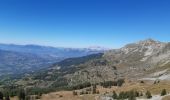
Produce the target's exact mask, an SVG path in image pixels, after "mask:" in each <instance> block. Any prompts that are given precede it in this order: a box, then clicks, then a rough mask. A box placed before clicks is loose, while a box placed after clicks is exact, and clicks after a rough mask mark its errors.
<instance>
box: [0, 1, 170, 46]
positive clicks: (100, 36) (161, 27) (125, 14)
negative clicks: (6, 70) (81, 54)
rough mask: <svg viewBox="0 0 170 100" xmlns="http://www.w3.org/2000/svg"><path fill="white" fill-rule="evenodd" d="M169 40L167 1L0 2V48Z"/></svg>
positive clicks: (122, 43)
mask: <svg viewBox="0 0 170 100" xmlns="http://www.w3.org/2000/svg"><path fill="white" fill-rule="evenodd" d="M146 38H153V39H156V40H160V41H165V42H166V41H170V0H0V43H17V44H40V45H49V46H55V47H89V46H103V47H109V48H119V47H121V46H123V45H124V44H126V43H130V42H135V41H138V40H143V39H146Z"/></svg>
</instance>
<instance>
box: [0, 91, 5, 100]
mask: <svg viewBox="0 0 170 100" xmlns="http://www.w3.org/2000/svg"><path fill="white" fill-rule="evenodd" d="M3 97H4V95H3V93H2V92H0V100H3Z"/></svg>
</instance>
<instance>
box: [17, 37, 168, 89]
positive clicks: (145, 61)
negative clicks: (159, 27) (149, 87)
mask: <svg viewBox="0 0 170 100" xmlns="http://www.w3.org/2000/svg"><path fill="white" fill-rule="evenodd" d="M169 76H170V43H163V42H159V41H155V40H152V39H147V40H143V41H139V42H136V43H132V44H128V45H126V46H124V47H122V48H120V49H114V50H110V51H107V52H105V53H101V54H93V55H89V56H84V57H77V58H69V59H65V60H63V61H61V62H58V63H55V64H53V65H52V66H51V67H49V68H47V69H43V70H41V71H38V72H37V73H32V74H26V75H25V76H24V77H23V78H22V79H19V80H15V82H14V84H17V85H19V86H25V87H33V88H52V89H60V88H66V87H67V88H68V87H74V86H82V85H83V86H84V85H88V84H89V83H90V84H98V83H100V82H106V81H117V80H120V79H125V80H129V81H130V80H131V81H132V80H133V81H140V80H151V81H155V80H158V79H159V80H170V78H169Z"/></svg>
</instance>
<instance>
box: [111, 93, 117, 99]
mask: <svg viewBox="0 0 170 100" xmlns="http://www.w3.org/2000/svg"><path fill="white" fill-rule="evenodd" d="M112 97H113V99H117V94H116V92H115V91H113V96H112Z"/></svg>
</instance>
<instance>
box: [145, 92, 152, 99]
mask: <svg viewBox="0 0 170 100" xmlns="http://www.w3.org/2000/svg"><path fill="white" fill-rule="evenodd" d="M146 98H148V99H150V98H152V95H151V93H150V91H147V92H146Z"/></svg>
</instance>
